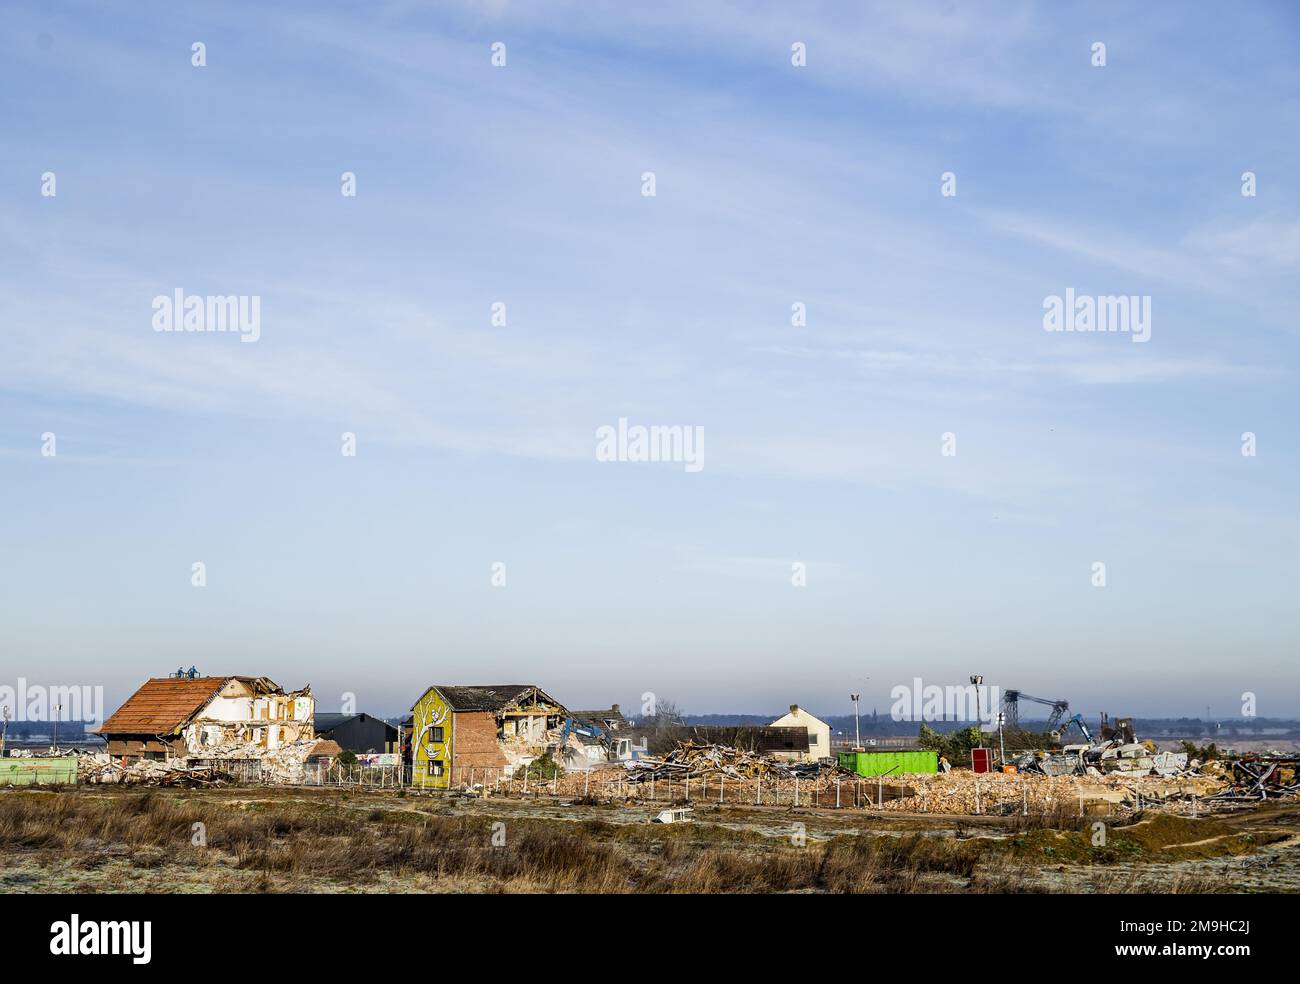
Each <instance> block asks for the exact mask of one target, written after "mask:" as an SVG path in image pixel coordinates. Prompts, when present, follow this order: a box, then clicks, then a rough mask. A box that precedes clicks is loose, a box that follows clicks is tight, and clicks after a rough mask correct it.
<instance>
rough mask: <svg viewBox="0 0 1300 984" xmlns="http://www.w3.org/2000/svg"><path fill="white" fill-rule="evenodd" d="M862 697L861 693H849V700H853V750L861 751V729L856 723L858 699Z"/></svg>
mask: <svg viewBox="0 0 1300 984" xmlns="http://www.w3.org/2000/svg"><path fill="white" fill-rule="evenodd" d="M861 699H862V695H861V694H849V700H851V701H853V750H854V751H855V752H860V751H862V729H861V728H860V727H859V725H858V701H859V700H861Z"/></svg>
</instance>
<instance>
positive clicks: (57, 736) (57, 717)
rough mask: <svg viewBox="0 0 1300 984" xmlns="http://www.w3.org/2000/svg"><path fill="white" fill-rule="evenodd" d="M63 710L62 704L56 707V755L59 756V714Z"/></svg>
mask: <svg viewBox="0 0 1300 984" xmlns="http://www.w3.org/2000/svg"><path fill="white" fill-rule="evenodd" d="M62 710H63V705H62V704H55V705H54V754H55V755H58V754H59V712H60V711H62Z"/></svg>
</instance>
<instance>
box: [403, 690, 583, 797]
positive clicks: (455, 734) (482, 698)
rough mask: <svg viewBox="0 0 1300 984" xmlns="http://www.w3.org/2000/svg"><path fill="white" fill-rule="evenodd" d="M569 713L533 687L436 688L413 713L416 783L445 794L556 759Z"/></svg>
mask: <svg viewBox="0 0 1300 984" xmlns="http://www.w3.org/2000/svg"><path fill="white" fill-rule="evenodd" d="M568 718H569V712H568V710H567V709H566V708H565V707H564V706H563V705H562V704H561V703H560V702H559V701H557V700H556V699H555V698H554V697H552V696H551V695H550V694H548V693H546V691H544V690H542V689H541V688H540V687H537V686H533V685H531V684H490V685H478V686H451V685H444V684H436V685H434V686H431V687H429V688H428V689H427V690H425V692H424V694H423V695H422V696H421V697H420V699H419V700H418V701H416V703H415V706H414V707H412V708H411V729H412V730H411V749H412V752H411V754H412V762H411V782H412V784H413V785H415V786H421V787H430V788H434V789H446V788H449V787H450V786H451V785H452V784H453V783H458V782H460V781H461V780H462V779H463V778H465V777H466V776H470V775H473V774H477V775H478V776H479V777H480V778H483V779H486V778H487V777H488V776H489V775H490V774H492V773H495V774H496V775H498V776H509V775H510V774H512V773H513V772H514V771H515V770H516V769H518V768H521V767H524V768H526V767H527V766H528V765H530V764H531V763H532V762H534V761H536V760H537V759H539V758H542V757H543V756H545V755H547V754H550V755H551V756H552V757H553V758H557V757H558V756H557V755H556V753H558V752H559V751H560V748H561V743H562V741H563V737H562V736H563V729H564V724H565V722H566V721H567V720H568Z"/></svg>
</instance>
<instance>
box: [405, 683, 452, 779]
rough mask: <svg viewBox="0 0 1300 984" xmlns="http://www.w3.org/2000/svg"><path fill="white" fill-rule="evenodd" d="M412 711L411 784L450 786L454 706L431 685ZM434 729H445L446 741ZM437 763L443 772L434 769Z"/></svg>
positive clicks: (443, 735) (444, 736)
mask: <svg viewBox="0 0 1300 984" xmlns="http://www.w3.org/2000/svg"><path fill="white" fill-rule="evenodd" d="M412 714H413V716H414V718H415V720H414V723H413V725H412V728H413V730H412V732H411V749H412V751H411V756H412V758H411V785H413V786H427V787H433V788H441V789H446V788H447V787H448V786H449V785H450V783H451V708H450V707H448V706H447V702H446V701H445V700H443V699H442V694H440V693H438V691H437V690H434V689H432V688H430V690H429V691H428V693H426V694H425V695H424V696H423V697H421V698H420V700H419V702H418V703H416V705H415V707H414V709H413V711H412ZM434 728H442V737H443V740H442V741H440V742H437V741H434V740H433V735H434V731H433V729H434ZM435 762H440V763H441V764H442V775H435V774H434V773H435V772H436V771H437V770H436V768H430V765H431V764H432V763H435Z"/></svg>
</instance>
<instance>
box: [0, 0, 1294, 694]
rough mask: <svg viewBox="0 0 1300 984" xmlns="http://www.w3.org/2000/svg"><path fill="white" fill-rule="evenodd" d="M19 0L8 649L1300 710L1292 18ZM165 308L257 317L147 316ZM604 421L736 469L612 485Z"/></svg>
mask: <svg viewBox="0 0 1300 984" xmlns="http://www.w3.org/2000/svg"><path fill="white" fill-rule="evenodd" d="M0 25H2V28H3V29H2V30H0V115H2V117H3V127H2V128H0V134H2V135H0V145H2V147H3V153H0V255H3V258H4V262H3V264H0V543H2V544H3V557H4V560H3V563H2V564H0V670H2V671H3V677H4V679H5V680H6V681H8V680H11V679H12V678H14V677H17V676H20V675H23V676H26V677H27V678H28V679H29V680H31V681H35V682H47V683H68V684H71V683H79V684H102V685H103V686H104V687H105V688H106V691H107V694H108V704H109V706H110V707H112V706H115V704H116V702H117V700H119V699H120V698H122V697H124V696H125V695H126V694H128V693H129V692H130V691H131V690H133V689H134V688H135V686H136V685H137V684H138V683H139V682H140V681H141V680H142V679H143V678H145V677H147V676H150V675H161V674H163V673H165V672H166V671H168V670H170V669H172V668H174V667H175V666H177V665H181V664H183V665H185V666H188V665H190V664H192V663H193V664H197V665H198V666H199V668H200V669H201V670H203V671H204V672H208V673H213V674H220V673H227V672H231V673H254V674H265V675H269V676H271V677H273V678H275V679H276V680H278V681H279V682H281V683H283V684H285V685H287V686H294V687H296V686H300V685H302V684H303V683H307V682H309V683H311V684H312V686H313V688H314V689H315V690H316V692H317V694H318V698H319V700H320V703H321V706H322V708H328V707H331V706H334V705H336V704H337V702H338V700H339V695H340V694H341V693H343V692H345V691H349V692H354V693H356V694H357V696H358V700H359V702H360V704H361V705H362V706H363V707H364V708H366V709H371V710H374V711H376V712H381V713H388V712H392V711H395V710H397V709H400V708H405V707H408V706H409V705H410V704H411V702H412V701H413V700H414V699H415V698H416V697H418V696H419V694H420V692H422V690H423V688H424V687H425V686H426V685H427V684H429V683H433V682H468V683H474V682H536V683H539V684H541V685H542V686H545V687H547V689H548V690H550V691H551V692H553V693H554V694H555V695H556V696H557V697H559V698H560V699H561V700H564V701H565V702H567V703H569V704H570V705H571V706H589V705H596V704H601V703H607V702H609V701H619V702H621V703H623V704H624V705H626V706H635V705H637V704H639V702H640V698H641V695H642V694H643V693H647V692H653V693H657V694H660V695H665V696H668V697H670V698H671V699H673V700H675V701H676V702H677V703H679V704H680V705H682V706H683V707H685V709H686V710H688V711H690V712H697V713H705V712H727V711H732V712H760V711H764V710H768V709H771V710H773V711H778V710H780V709H782V708H783V707H784V706H785V705H786V704H788V703H791V702H798V703H800V704H803V705H805V706H807V707H809V708H812V709H814V710H818V711H824V712H827V713H836V712H845V711H848V710H850V707H849V705H848V702H847V694H848V692H849V691H850V690H861V691H862V692H863V693H864V703H865V705H866V706H868V707H871V706H876V707H878V708H879V709H880V710H881V711H882V713H883V712H884V711H885V709H886V708H887V707H888V704H889V699H888V694H889V691H890V689H891V688H892V687H893V686H894V685H896V684H900V683H908V682H910V681H911V680H912V679H913V678H914V677H915V676H920V677H922V678H923V679H924V680H925V681H926V682H927V683H936V684H940V685H945V684H950V683H956V682H960V681H964V680H965V678H966V676H967V675H969V674H970V673H975V672H978V673H982V674H983V675H984V676H985V677H986V679H987V680H988V681H989V682H991V683H997V684H1000V685H1001V686H1003V687H1017V688H1020V689H1023V690H1025V691H1027V692H1029V693H1034V694H1042V695H1045V696H1051V697H1057V696H1061V697H1066V698H1068V699H1070V701H1071V703H1072V704H1073V705H1074V706H1075V707H1076V708H1078V709H1080V710H1084V711H1086V712H1088V713H1089V714H1092V713H1095V712H1096V711H1098V710H1108V711H1110V712H1111V713H1113V714H1124V713H1135V714H1143V715H1161V714H1170V715H1172V714H1201V713H1202V712H1203V710H1204V708H1205V706H1206V705H1210V706H1211V708H1212V713H1214V714H1215V715H1216V716H1229V715H1235V714H1236V713H1238V711H1239V709H1240V703H1241V694H1242V693H1243V692H1246V691H1250V692H1254V693H1256V694H1258V695H1259V701H1258V712H1259V713H1260V714H1262V715H1281V714H1296V713H1300V669H1297V667H1296V661H1295V659H1294V656H1295V646H1296V639H1297V630H1298V629H1300V614H1298V612H1300V606H1297V605H1296V604H1295V600H1294V594H1295V587H1294V585H1295V575H1294V571H1295V564H1296V556H1297V546H1298V545H1300V522H1298V521H1297V518H1296V516H1295V508H1294V507H1295V503H1296V499H1297V496H1296V493H1297V477H1298V469H1297V462H1298V461H1300V427H1298V421H1300V415H1298V414H1297V400H1296V397H1295V392H1296V369H1297V356H1296V341H1297V330H1296V325H1297V313H1300V303H1298V299H1297V298H1298V294H1297V279H1298V278H1297V276H1296V272H1297V266H1298V265H1300V191H1298V188H1300V126H1298V125H1297V124H1300V112H1298V110H1300V97H1298V96H1297V93H1298V92H1300V58H1297V53H1298V52H1297V47H1298V42H1297V37H1300V31H1298V30H1297V28H1300V13H1298V12H1297V10H1296V8H1295V7H1294V6H1293V5H1291V4H1287V3H1276V4H1268V3H1256V4H1250V5H1245V6H1244V9H1241V8H1239V7H1237V6H1235V5H1228V4H1198V3H1155V4H1148V5H1143V6H1142V8H1141V9H1135V8H1134V7H1133V6H1132V5H1130V4H1097V3H1088V4H1050V5H1049V4H1043V5H1029V4H1025V5H1020V4H1014V3H1004V4H996V5H993V4H988V5H983V4H969V3H963V4H955V3H954V4H948V3H937V4H910V3H909V4H894V3H882V4H861V5H858V4H854V5H846V4H836V3H828V4H807V5H799V6H798V8H797V9H796V5H791V4H778V3H770V4H768V3H749V4H730V3H710V4H698V3H664V4H654V5H651V6H650V7H647V8H645V9H639V8H636V7H635V6H634V5H630V4H621V3H605V4H601V3H576V2H575V3H528V4H522V3H519V4H516V3H509V2H498V3H485V4H469V3H441V4H436V5H434V4H424V3H419V4H417V3H388V4H370V5H364V6H362V5H351V4H334V5H322V4H314V3H312V4H308V3H301V4H284V5H277V9H276V10H268V9H265V5H261V4H223V5H220V6H217V5H209V4H197V3H175V2H171V3H130V4H120V5H113V4H93V5H92V4H84V5H79V4H62V5H48V4H37V3H17V4H10V5H7V6H6V8H5V11H4V14H3V19H2V20H0ZM195 41H201V42H203V43H204V44H205V45H206V49H207V52H206V53H207V65H206V66H205V67H202V68H196V67H193V66H192V65H191V45H192V43H193V42H195ZM498 41H500V42H503V43H505V45H506V50H507V64H506V66H505V67H493V65H492V64H491V61H490V58H491V45H492V44H493V43H494V42H498ZM797 41H798V42H803V43H804V44H805V45H806V46H807V65H806V66H805V67H799V68H796V67H794V66H792V65H791V61H790V50H791V44H792V43H794V42H797ZM1096 41H1101V42H1104V43H1105V45H1106V52H1107V63H1106V65H1105V67H1101V68H1097V67H1093V65H1092V64H1091V46H1092V44H1093V43H1094V42H1096ZM344 171H351V172H354V173H355V174H356V176H357V189H358V193H357V195H356V197H355V198H348V197H344V196H342V195H341V194H340V175H341V174H342V172H344ZM645 171H653V172H654V174H655V177H656V195H655V196H654V197H644V196H643V195H642V194H641V175H642V173H643V172H645ZM946 171H951V172H953V173H954V174H955V175H956V180H957V194H956V195H955V196H953V197H944V196H943V195H941V194H940V175H941V174H943V173H944V172H946ZM1244 171H1253V172H1255V174H1256V175H1257V180H1258V193H1257V195H1256V196H1255V197H1243V196H1242V194H1241V175H1242V173H1243V172H1244ZM45 172H53V173H54V174H55V175H56V178H57V195H56V196H55V197H52V198H50V197H43V196H42V195H41V175H42V174H43V173H45ZM177 287H181V288H184V289H185V290H186V291H187V292H189V293H194V294H201V295H209V294H220V295H228V294H246V295H259V296H260V297H261V311H262V325H261V337H260V339H259V340H258V341H257V342H256V343H255V344H241V342H240V340H239V339H238V338H237V337H235V336H232V335H224V334H207V335H203V334H179V333H178V334H160V333H156V332H154V331H153V330H152V329H151V327H150V318H151V315H152V311H151V300H152V298H153V297H154V296H155V295H159V294H170V293H171V292H172V291H173V290H175V289H176V288H177ZM1067 287H1073V288H1074V289H1075V290H1076V291H1077V292H1080V293H1087V294H1095V295H1112V294H1125V295H1130V294H1131V295H1147V296H1150V298H1151V304H1152V311H1153V314H1152V332H1151V339H1150V341H1149V342H1147V343H1145V344H1135V343H1133V342H1132V341H1131V339H1130V338H1129V337H1127V336H1125V335H1116V334H1091V335H1089V334H1078V335H1076V334H1054V333H1047V332H1044V331H1043V328H1042V315H1043V306H1042V305H1043V300H1044V298H1045V297H1047V296H1050V295H1054V294H1056V295H1059V294H1063V293H1064V291H1065V289H1066V288H1067ZM496 302H502V303H505V304H506V305H507V312H508V315H507V325H506V326H504V327H494V326H492V325H491V324H490V321H489V317H490V309H491V305H492V304H494V303H496ZM795 302H802V303H804V304H806V305H807V311H808V314H807V325H806V326H804V327H795V326H792V325H791V323H790V321H791V305H792V304H793V303H795ZM619 417H627V418H629V420H631V421H632V422H633V423H641V424H646V425H650V424H661V425H672V424H679V425H685V426H698V427H702V428H703V429H704V432H705V435H706V467H705V468H704V470H703V471H702V472H700V473H698V474H688V473H686V472H685V471H684V470H683V469H682V467H681V466H680V465H676V466H675V465H672V464H664V463H631V462H615V463H608V462H598V461H597V460H596V458H595V453H594V452H595V432H596V429H597V428H598V427H601V426H602V425H611V424H615V423H616V422H617V420H618V418H619ZM344 431H351V432H354V433H355V434H356V435H357V441H358V452H357V455H356V457H344V456H342V455H341V454H340V434H341V433H342V432H344ZM1246 431H1250V432H1253V433H1255V434H1256V435H1257V441H1258V454H1257V455H1256V456H1255V457H1244V456H1243V455H1242V454H1241V451H1240V449H1241V435H1242V434H1243V432H1246ZM45 432H52V433H54V434H56V435H57V442H58V444H57V447H58V453H57V456H55V457H45V456H42V455H41V453H40V452H41V435H42V434H43V433H45ZM944 433H953V434H955V435H956V442H957V454H956V455H955V456H944V455H942V454H941V453H940V450H941V436H942V435H943V434H944ZM195 561H202V562H204V563H205V564H206V565H207V571H208V585H207V587H205V588H202V589H198V588H195V587H193V586H192V585H191V581H190V576H191V564H192V563H193V562H195ZM1097 561H1101V562H1104V563H1105V564H1106V572H1107V583H1106V586H1105V587H1104V588H1097V587H1094V586H1093V583H1092V565H1093V563H1094V562H1097ZM495 562H502V563H504V564H505V565H506V572H507V583H506V586H505V587H504V588H494V587H493V586H492V585H491V583H490V574H491V565H492V564H493V563H495ZM796 562H798V563H803V564H806V565H807V586H806V587H803V588H796V587H794V586H792V585H791V565H792V564H793V563H796Z"/></svg>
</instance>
